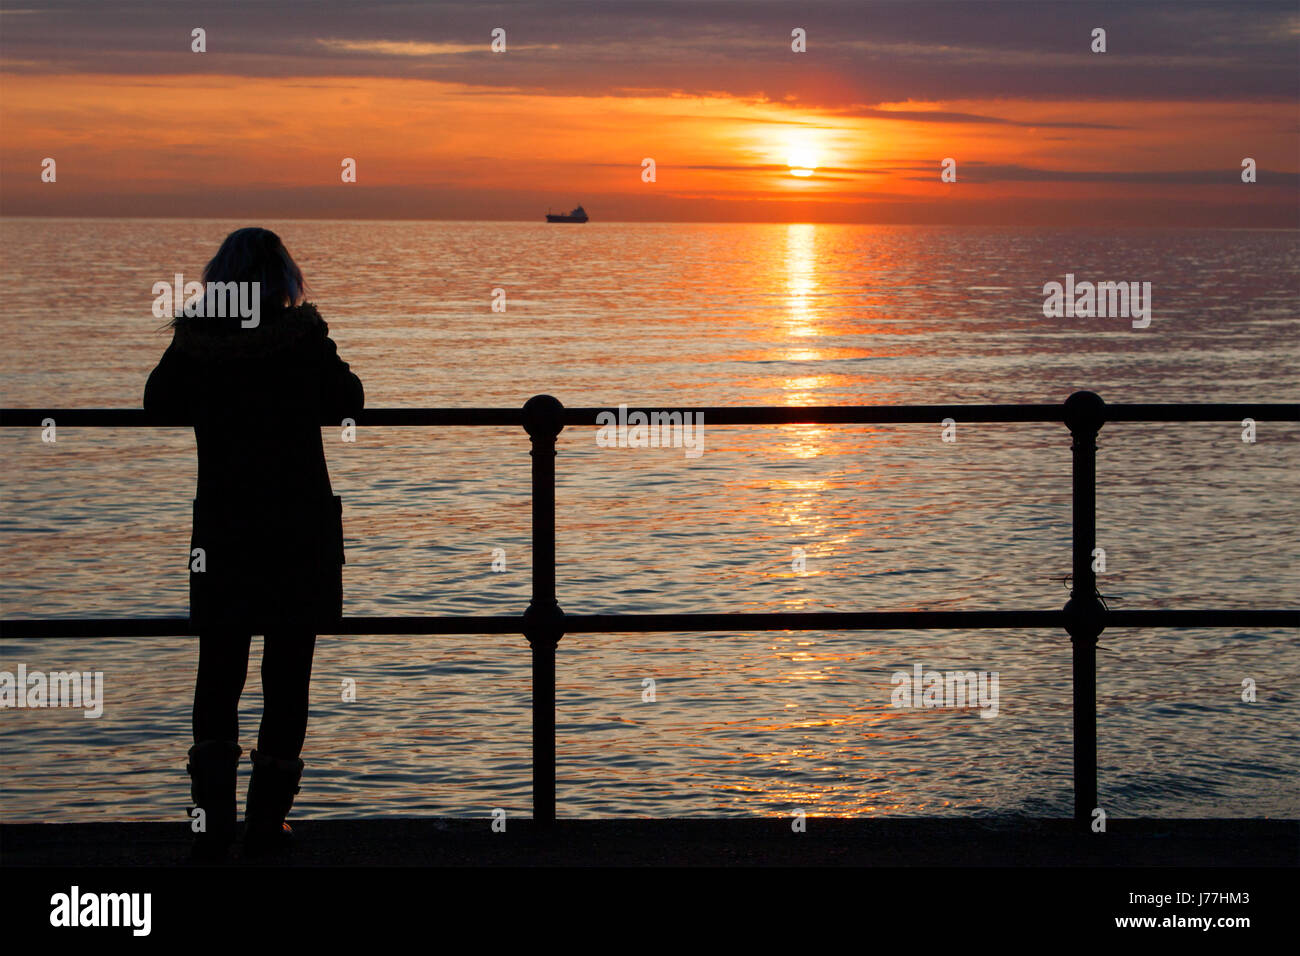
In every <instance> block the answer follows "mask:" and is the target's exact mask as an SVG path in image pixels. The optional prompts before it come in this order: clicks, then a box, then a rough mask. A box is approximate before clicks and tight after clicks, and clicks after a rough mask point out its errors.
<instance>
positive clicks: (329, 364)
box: [317, 334, 366, 422]
mask: <svg viewBox="0 0 1300 956" xmlns="http://www.w3.org/2000/svg"><path fill="white" fill-rule="evenodd" d="M317 382H318V383H319V394H320V399H319V402H320V408H321V410H322V411H323V412H324V413H325V414H326V415H327V416H329V417H330V418H331V420H333V421H335V422H339V421H342V420H343V419H344V418H355V417H356V415H357V413H358V412H360V411H361V408H362V406H363V405H365V401H366V393H365V389H364V388H363V387H362V385H361V379H360V378H358V377H357V375H356V373H355V372H353V371H352V370H351V369H349V368H348V363H347V362H345V361H343V359H341V358H339V350H338V346H337V345H335V344H334V340H333V339H331V338H330V337H329V335H328V334H327V335H326V336H325V339H324V341H323V342H322V343H321V356H320V375H319V377H318V378H317Z"/></svg>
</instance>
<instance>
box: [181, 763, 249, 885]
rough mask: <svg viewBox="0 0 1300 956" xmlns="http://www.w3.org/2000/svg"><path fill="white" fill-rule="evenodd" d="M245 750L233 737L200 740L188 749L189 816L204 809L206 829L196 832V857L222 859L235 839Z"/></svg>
mask: <svg viewBox="0 0 1300 956" xmlns="http://www.w3.org/2000/svg"><path fill="white" fill-rule="evenodd" d="M243 752H244V751H243V750H241V749H240V747H239V744H237V743H235V742H234V741H233V740H201V741H199V742H198V743H196V744H195V745H194V746H193V747H191V748H190V750H189V763H188V764H187V765H186V767H185V770H186V772H188V773H189V775H190V797H191V798H192V799H193V801H194V806H193V807H191V808H190V819H191V820H192V821H193V820H196V819H198V817H196V816H195V814H194V810H196V809H202V810H203V815H202V819H203V824H204V829H203V830H201V831H199V832H198V833H196V834H195V835H194V847H193V850H192V856H193V857H194V859H196V860H202V861H205V862H214V861H217V860H221V859H223V858H224V857H225V855H226V851H227V850H228V849H229V848H230V844H231V843H233V842H234V841H235V831H236V828H237V826H238V807H237V805H236V803H235V781H236V778H237V777H238V775H239V758H240V756H241V755H242V754H243ZM191 826H193V824H192V825H191Z"/></svg>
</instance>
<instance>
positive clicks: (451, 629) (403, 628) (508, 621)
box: [0, 615, 523, 639]
mask: <svg viewBox="0 0 1300 956" xmlns="http://www.w3.org/2000/svg"><path fill="white" fill-rule="evenodd" d="M198 633H199V632H198V629H197V628H194V627H193V626H192V625H191V624H190V620H189V618H185V617H149V618H140V617H121V618H49V619H46V620H40V619H27V620H12V621H0V639H4V638H23V637H184V636H192V635H196V634H198ZM254 633H258V632H256V631H254ZM320 633H322V634H522V633H523V617H522V616H514V615H512V616H495V617H494V616H489V615H449V616H447V617H425V616H416V615H412V616H410V617H345V618H344V619H343V620H342V621H339V622H335V623H334V624H331V625H330V626H329V628H328V629H327V630H322V631H321V632H320Z"/></svg>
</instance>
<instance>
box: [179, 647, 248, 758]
mask: <svg viewBox="0 0 1300 956" xmlns="http://www.w3.org/2000/svg"><path fill="white" fill-rule="evenodd" d="M250 640H251V637H250V635H248V634H238V633H232V632H230V631H218V632H213V633H209V634H202V635H200V636H199V674H198V678H197V680H195V682H194V713H193V718H192V725H191V726H192V729H193V731H194V742H195V743H196V744H197V743H200V742H201V741H204V740H230V741H238V740H239V697H240V695H241V694H242V693H243V692H244V680H245V679H246V677H247V675H248V645H249V641H250Z"/></svg>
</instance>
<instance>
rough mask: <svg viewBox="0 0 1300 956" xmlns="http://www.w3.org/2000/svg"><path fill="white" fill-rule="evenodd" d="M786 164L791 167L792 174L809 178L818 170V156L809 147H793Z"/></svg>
mask: <svg viewBox="0 0 1300 956" xmlns="http://www.w3.org/2000/svg"><path fill="white" fill-rule="evenodd" d="M786 165H787V166H789V167H790V175H791V176H799V177H802V178H807V177H808V176H811V175H812V174H813V173H814V172H816V171H817V156H816V154H814V153H813V151H812V150H810V149H807V148H797V149H793V150H791V151H790V158H789V159H787V160H786Z"/></svg>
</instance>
